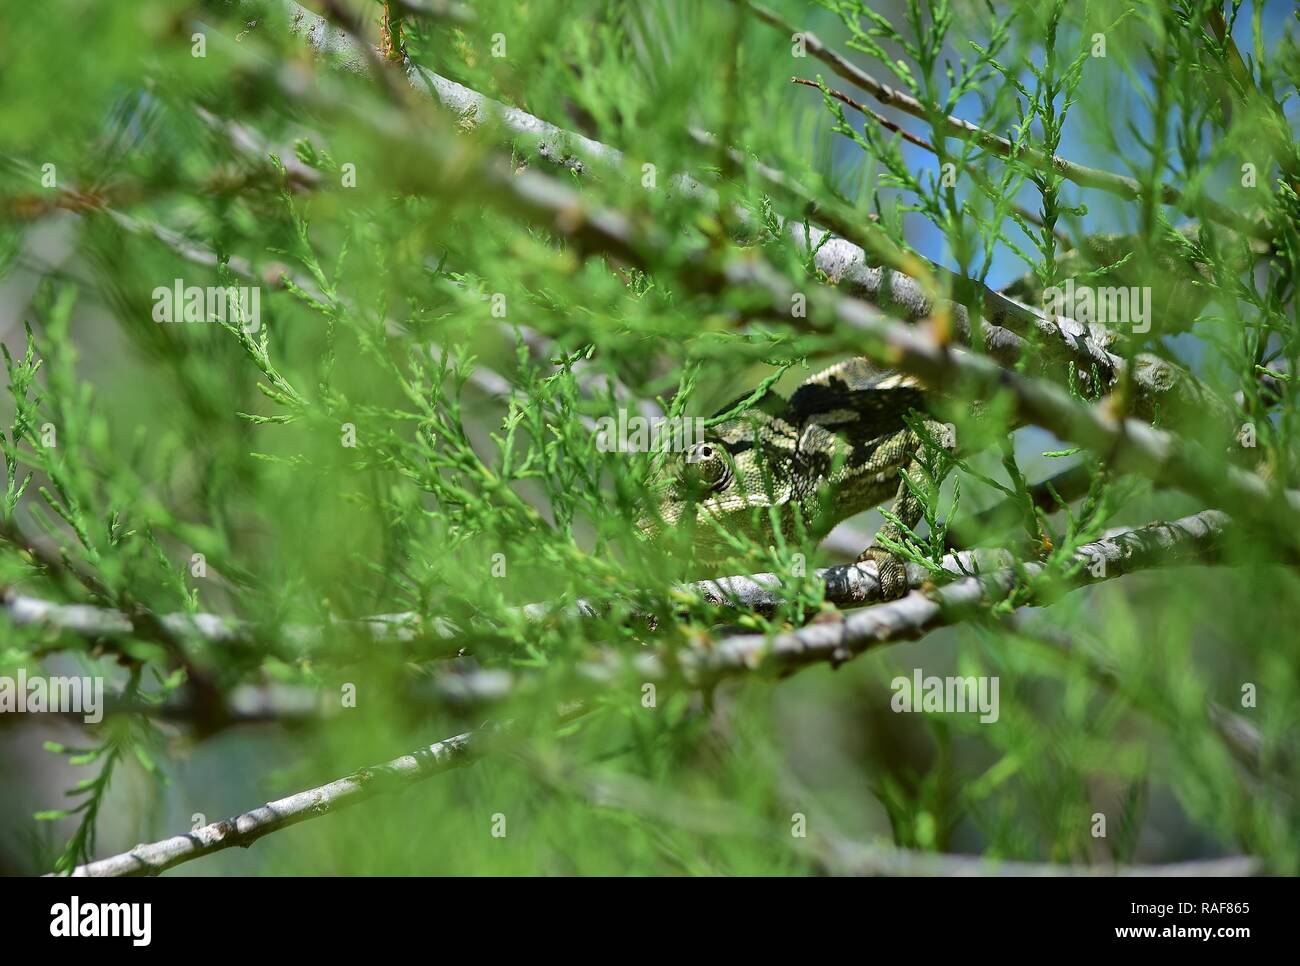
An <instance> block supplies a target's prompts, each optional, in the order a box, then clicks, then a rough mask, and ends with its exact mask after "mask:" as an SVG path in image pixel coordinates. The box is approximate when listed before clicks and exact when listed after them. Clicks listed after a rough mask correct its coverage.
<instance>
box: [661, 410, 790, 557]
mask: <svg viewBox="0 0 1300 966" xmlns="http://www.w3.org/2000/svg"><path fill="white" fill-rule="evenodd" d="M783 405H784V400H781V399H780V397H774V398H772V399H771V401H770V402H768V403H766V404H760V405H757V406H754V407H752V408H749V409H745V410H742V411H741V412H740V413H739V414H738V415H736V416H734V417H733V418H730V419H727V420H726V421H725V422H721V423H718V424H717V425H714V426H711V427H709V428H708V429H707V430H706V431H705V434H704V438H703V439H700V440H697V441H695V442H694V443H693V444H692V445H690V446H689V447H687V448H686V449H685V451H684V452H681V453H674V454H672V455H671V456H670V457H669V459H668V460H667V461H666V463H665V465H664V468H663V471H662V472H661V474H660V475H659V477H658V478H657V479H656V480H655V482H654V490H655V494H656V497H657V500H656V505H655V508H654V510H652V511H651V512H650V513H648V514H647V515H646V516H645V517H643V518H642V519H641V520H640V521H639V522H638V525H637V529H638V530H639V531H640V532H641V534H642V535H643V536H645V537H647V538H649V539H652V540H658V539H661V538H663V537H664V536H665V535H667V534H669V533H675V534H677V535H680V537H681V539H683V540H685V541H687V542H688V543H689V545H690V547H691V548H692V550H693V552H694V554H695V556H696V557H697V559H699V560H701V561H703V562H711V561H715V560H717V559H719V558H721V557H723V556H725V555H726V554H727V553H728V552H729V551H731V550H732V549H733V548H732V546H731V544H729V543H728V542H727V540H726V538H725V536H724V532H725V533H731V534H735V535H741V534H744V535H747V536H749V537H751V538H753V539H754V540H756V541H758V542H759V543H761V544H763V545H766V544H768V543H771V542H772V537H773V532H772V531H773V524H772V521H771V517H772V514H771V513H769V512H768V508H769V507H775V508H776V510H777V513H776V515H777V516H778V518H779V520H780V521H781V522H780V523H778V525H779V526H788V525H789V524H788V522H787V521H788V520H789V519H790V518H791V517H792V514H791V512H790V510H791V508H790V506H789V504H790V503H791V502H792V501H794V500H795V499H797V495H796V493H795V487H794V483H793V482H792V481H793V480H795V479H797V478H798V477H797V475H796V474H795V473H794V472H793V465H794V461H795V459H796V458H797V448H798V434H797V432H796V431H795V429H794V427H792V426H790V425H789V424H788V423H786V422H785V420H783V419H782V418H781V417H780V415H778V414H777V413H779V412H780V411H781V407H782V406H783ZM724 412H725V410H724Z"/></svg>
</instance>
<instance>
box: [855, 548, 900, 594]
mask: <svg viewBox="0 0 1300 966" xmlns="http://www.w3.org/2000/svg"><path fill="white" fill-rule="evenodd" d="M868 561H870V562H872V563H874V564H875V565H876V573H877V574H878V575H879V577H880V597H881V599H882V600H897V599H898V598H899V597H902V596H903V595H904V594H906V593H907V591H908V586H907V569H906V567H905V566H904V563H903V561H902V560H901V559H900V558H899V557H897V556H895V555H894V554H892V553H890V552H889V551H888V550H886V549H885V548H884V547H874V546H873V547H868V548H867V549H866V550H864V551H862V553H860V554H859V555H858V563H866V562H868Z"/></svg>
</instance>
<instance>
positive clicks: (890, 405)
mask: <svg viewBox="0 0 1300 966" xmlns="http://www.w3.org/2000/svg"><path fill="white" fill-rule="evenodd" d="M926 399H927V393H926V391H925V390H924V389H922V388H921V387H920V385H919V384H918V383H917V382H916V381H915V380H913V379H910V378H908V377H904V376H900V375H897V374H894V373H882V372H881V371H880V370H879V369H877V368H875V367H874V366H872V365H871V363H869V362H868V361H867V360H865V359H850V360H848V361H847V362H842V363H840V364H839V365H836V366H832V367H831V368H829V369H826V370H825V371H823V372H820V373H818V374H817V375H815V376H813V377H812V378H810V379H809V380H808V381H807V382H805V383H803V384H802V385H801V386H800V387H799V388H798V390H796V391H795V393H794V395H793V396H791V397H790V399H789V401H788V402H787V401H786V400H783V399H781V397H779V396H777V395H775V394H773V393H769V394H767V395H766V396H765V397H764V398H763V399H762V400H761V401H760V402H759V403H758V404H757V405H756V406H754V407H753V408H750V409H747V410H744V411H743V412H742V413H740V415H738V416H737V417H735V418H734V419H731V420H729V421H727V422H724V423H720V424H719V425H717V426H714V427H712V428H711V429H710V430H709V431H708V432H707V433H706V434H705V439H704V441H703V442H701V443H697V444H696V445H695V446H693V447H692V448H691V450H690V451H688V452H687V453H684V454H681V456H680V457H679V458H677V459H676V460H675V462H674V463H673V464H672V465H671V466H670V467H669V471H668V472H669V479H668V485H667V487H666V493H665V495H664V497H663V499H662V500H661V501H660V503H659V506H658V509H657V519H655V518H654V517H651V518H648V519H647V520H645V521H643V522H642V525H641V526H642V529H643V531H645V532H646V533H647V534H649V535H651V536H653V535H655V534H657V533H661V532H663V530H665V529H666V528H676V527H683V526H687V527H693V532H692V536H691V543H692V546H693V547H694V548H695V551H696V554H697V556H698V557H699V558H700V559H701V560H702V561H706V562H707V561H712V560H716V559H718V558H720V557H722V556H724V555H725V554H726V552H727V550H728V549H729V547H728V544H727V542H726V540H725V539H724V538H723V537H722V535H721V534H719V533H718V532H717V531H718V528H719V527H721V528H722V529H724V530H726V531H729V532H732V533H745V534H748V535H749V536H750V537H752V538H753V539H755V540H758V541H759V542H766V543H771V542H772V539H773V536H774V529H775V528H774V526H773V524H772V522H771V519H770V514H769V513H768V512H760V513H757V514H756V513H755V512H754V511H755V510H756V509H759V510H763V511H765V509H766V508H768V507H776V508H777V517H778V519H777V524H776V525H777V526H779V527H780V529H781V530H782V532H783V533H784V535H785V536H786V537H791V538H792V537H794V536H795V534H796V532H797V522H796V521H797V519H799V518H802V520H803V522H804V526H805V528H806V529H807V531H808V532H809V533H811V534H812V536H813V537H814V538H816V539H820V538H821V537H823V536H825V535H826V534H827V533H829V532H830V530H831V529H832V528H833V527H834V526H835V525H836V524H838V523H839V522H840V521H842V520H845V519H847V518H848V517H851V516H853V515H854V514H857V513H860V512H862V511H864V510H869V509H871V508H873V507H875V506H879V505H880V504H881V503H883V502H885V501H886V500H888V499H889V498H890V497H893V498H894V500H895V502H894V505H893V508H892V509H893V511H894V513H895V514H897V515H898V517H899V518H900V519H902V521H903V522H904V523H906V524H907V525H908V526H909V527H910V526H915V524H916V522H917V521H918V520H919V519H920V516H921V507H920V505H919V504H918V503H917V501H916V500H915V498H913V497H912V495H911V492H910V491H909V490H908V489H907V487H906V486H905V485H903V483H902V480H901V478H900V476H899V471H900V470H905V469H906V470H909V471H910V472H915V466H914V461H915V458H916V454H917V451H918V449H919V447H920V442H919V440H918V439H917V437H916V434H915V433H913V432H912V431H911V430H909V429H908V427H907V425H906V423H905V422H904V419H903V417H904V416H906V415H907V414H908V413H909V412H911V411H912V410H917V411H918V412H920V413H921V414H922V415H923V416H924V414H925V411H926ZM728 408H730V407H728ZM723 411H724V412H725V411H726V410H725V409H724V410H723ZM927 429H928V431H929V432H931V433H932V434H933V435H934V436H935V437H936V438H937V439H940V440H943V441H945V442H947V443H949V445H950V444H951V432H950V431H949V430H948V428H947V427H946V426H944V425H942V424H940V423H936V422H934V421H932V420H929V419H928V418H927ZM881 536H888V537H889V538H891V539H893V540H898V539H899V537H900V533H899V531H898V529H897V527H895V526H894V525H893V524H886V525H885V526H884V527H882V528H881V529H880V531H878V532H877V534H876V540H877V541H878V540H879V539H880V537H881ZM860 559H862V560H874V561H875V562H876V564H877V566H878V568H879V570H880V575H881V586H882V590H883V591H884V593H885V596H886V597H896V596H899V595H901V594H902V593H904V592H905V591H906V589H907V582H906V576H905V574H904V573H903V568H902V565H901V563H900V561H898V560H897V559H896V558H895V557H893V556H892V555H890V554H888V553H886V552H885V551H883V550H881V549H879V548H877V547H876V546H875V541H873V545H872V546H871V547H869V548H867V550H865V551H864V552H863V555H862V557H861V558H860Z"/></svg>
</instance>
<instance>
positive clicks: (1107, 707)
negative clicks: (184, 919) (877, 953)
mask: <svg viewBox="0 0 1300 966" xmlns="http://www.w3.org/2000/svg"><path fill="white" fill-rule="evenodd" d="M5 21H6V22H5V24H4V31H3V35H4V36H3V39H0V61H3V63H4V64H5V67H4V69H3V70H2V71H0V93H3V94H4V95H5V96H4V103H5V104H6V107H5V116H6V130H7V133H8V137H7V138H6V142H5V148H4V155H3V157H0V327H2V330H3V345H4V362H5V369H6V376H7V392H6V394H5V400H4V403H3V407H4V408H3V412H2V413H0V430H3V432H0V449H3V454H4V466H5V476H4V485H5V493H4V502H3V509H2V510H0V587H2V588H3V591H4V608H3V614H2V615H0V622H3V625H4V634H3V636H2V637H0V769H2V770H3V771H4V773H5V785H6V789H7V791H6V795H5V796H4V797H3V799H4V800H3V803H2V804H0V809H2V811H0V869H3V870H4V871H15V872H24V873H38V872H40V873H45V872H53V873H58V874H67V873H72V872H74V871H78V872H81V873H83V874H139V873H157V872H160V871H164V870H166V869H170V868H173V867H182V868H183V869H184V870H186V871H194V872H198V873H240V874H255V873H266V872H276V873H297V874H340V873H342V874H349V873H358V874H360V873H374V872H384V873H525V874H536V873H578V874H594V873H635V874H665V873H687V874H746V873H777V874H810V873H820V872H845V871H849V872H854V871H857V872H869V873H886V874H888V873H898V874H908V873H914V872H917V873H923V874H930V873H936V872H937V873H941V874H942V873H944V872H945V871H949V872H951V871H962V872H966V873H969V872H976V873H985V872H987V873H989V874H993V873H995V872H996V871H997V870H998V868H999V863H1006V864H1007V866H1006V867H1007V868H1013V869H1033V870H1036V871H1043V870H1044V869H1047V870H1049V871H1050V870H1052V869H1057V870H1059V871H1061V872H1062V873H1068V874H1089V873H1096V872H1102V873H1104V872H1107V871H1112V870H1120V869H1124V868H1129V867H1135V866H1136V867H1141V868H1143V869H1149V868H1150V867H1154V866H1161V867H1164V866H1168V868H1169V869H1171V870H1177V869H1197V870H1205V871H1206V873H1207V874H1209V873H1213V872H1216V871H1228V872H1233V873H1237V872H1246V871H1250V872H1253V871H1267V872H1279V873H1289V874H1295V873H1296V872H1298V871H1300V820H1298V819H1297V816H1300V808H1297V795H1298V794H1300V770H1298V769H1300V762H1298V761H1297V757H1296V756H1295V754H1294V746H1295V740H1296V728H1297V724H1296V722H1297V720H1298V718H1300V674H1298V673H1297V668H1298V667H1300V635H1298V634H1297V633H1296V631H1295V628H1297V627H1300V585H1298V584H1297V574H1296V569H1295V567H1296V563H1297V560H1300V528H1297V527H1296V526H1294V525H1293V524H1294V523H1295V521H1297V520H1300V464H1298V463H1297V455H1298V452H1297V441H1298V439H1300V431H1298V426H1297V420H1298V419H1300V393H1298V390H1297V383H1296V378H1295V373H1296V372H1297V365H1296V363H1297V357H1298V356H1300V336H1298V333H1297V325H1296V312H1295V299H1296V292H1295V285H1296V279H1297V272H1298V271H1300V231H1298V227H1300V194H1298V193H1300V154H1298V153H1297V148H1296V138H1295V131H1294V120H1293V117H1294V96H1295V93H1296V89H1297V83H1298V82H1300V52H1298V50H1297V47H1296V37H1297V31H1300V20H1298V19H1297V16H1296V15H1295V13H1294V11H1293V10H1292V9H1291V8H1290V6H1289V5H1286V4H1281V3H1272V2H1267V3H1266V2H1257V3H1243V2H1240V0H1233V2H1230V3H1228V4H1226V5H1224V4H1222V3H1216V2H1210V0H1176V2H1173V0H1171V2H1166V3H1161V4H1147V3H1139V2H1135V0H1088V2H1081V3H1067V2H1065V0H1046V2H1033V3H1031V2H1020V0H1016V2H1011V3H1006V4H998V5H994V4H989V3H982V2H957V0H891V2H887V3H878V2H871V3H868V2H865V0H822V2H819V3H802V2H795V0H782V2H773V3H771V4H770V5H769V4H759V3H754V2H750V0H735V2H732V3H716V4H699V3H689V2H681V0H653V2H645V3H637V4H627V3H621V2H617V0H538V2H529V3H518V2H511V0H484V2H475V3H473V4H456V3H449V4H406V3H395V2H394V3H381V2H371V0H364V2H363V0H357V2H349V3H334V2H331V3H321V4H315V5H312V6H311V9H308V8H307V7H304V6H300V5H299V4H297V3H295V2H292V0H251V2H250V0H201V2H194V3H191V4H188V5H186V4H181V5H178V4H176V3H172V2H163V0H140V2H137V3H131V4H99V5H93V6H92V7H90V8H86V7H85V6H84V5H77V4H71V3H68V2H66V0H51V2H50V3H48V4H46V5H44V6H43V7H42V8H41V9H40V10H39V11H33V12H30V13H28V14H24V15H23V16H21V17H20V16H17V15H8V14H7V15H5ZM71 63H75V64H76V65H78V66H77V69H75V70H72V69H61V68H60V67H59V66H58V65H66V64H71ZM850 356H867V357H869V358H871V359H872V360H873V361H874V362H875V363H877V364H878V365H880V366H881V367H882V368H898V369H901V370H903V371H905V372H907V373H909V374H911V375H915V376H919V377H921V378H923V379H924V380H926V381H927V382H928V383H930V384H931V387H932V388H933V389H934V390H936V394H937V396H938V398H939V402H938V404H937V405H938V406H939V409H940V415H941V416H942V418H943V419H944V420H947V421H949V422H951V423H952V424H953V425H954V426H955V430H956V436H957V440H958V448H957V450H956V452H950V451H948V450H946V449H944V448H942V447H941V446H939V444H938V442H937V441H936V440H934V439H932V438H930V437H929V436H928V435H927V434H926V433H925V431H924V430H923V428H922V425H921V423H920V422H919V421H910V422H909V425H912V426H913V427H914V430H915V431H916V432H917V433H918V436H919V437H920V438H921V440H922V453H921V457H920V459H919V460H918V462H917V466H918V467H919V470H916V471H914V472H913V473H911V474H910V475H909V476H908V478H907V480H906V481H905V484H904V485H905V486H907V487H908V488H909V490H910V492H911V494H912V495H913V496H914V497H915V499H916V500H918V501H919V502H920V503H921V505H922V507H923V512H922V514H921V522H920V523H919V524H918V525H917V526H916V527H914V528H909V527H905V526H902V527H900V528H899V531H900V533H901V537H900V539H898V540H892V541H890V546H889V548H888V549H890V550H891V551H893V552H894V553H896V554H897V555H899V556H900V557H902V558H904V560H905V561H906V563H907V565H908V567H907V570H908V577H909V584H910V587H911V591H910V594H909V595H908V596H907V597H904V598H903V599H902V600H900V601H893V602H881V601H880V600H879V597H880V594H879V585H878V582H876V579H875V575H874V571H873V570H872V567H874V565H861V566H858V567H853V566H846V564H847V562H848V561H847V560H846V555H845V550H846V549H847V551H848V554H847V556H848V559H849V560H851V559H852V557H854V556H856V554H857V552H858V551H860V550H861V549H863V548H864V547H865V545H866V541H867V540H868V539H869V536H868V535H869V534H870V533H871V532H873V531H874V529H875V525H876V524H878V522H879V520H878V516H879V514H869V515H867V516H866V517H864V518H863V519H860V520H851V521H849V522H848V523H846V524H843V525H842V526H841V527H840V528H839V529H838V530H837V531H836V532H835V533H833V534H832V535H831V537H830V538H829V539H827V540H825V541H822V542H820V543H819V542H818V541H817V540H815V539H814V538H813V536H812V534H813V528H812V527H810V526H808V525H806V524H807V521H798V525H796V526H794V527H792V528H787V529H786V530H785V531H783V535H782V536H780V537H778V538H777V539H774V540H772V541H770V542H767V541H763V540H757V539H754V538H752V537H750V536H746V535H745V534H742V533H730V534H727V535H726V536H725V538H724V540H723V542H724V543H725V546H726V547H727V549H728V556H727V557H726V559H725V561H724V562H723V563H721V564H718V563H716V562H712V561H709V562H705V561H704V560H703V559H702V558H701V555H700V554H698V553H697V552H696V546H695V543H696V541H695V533H694V532H693V531H692V530H691V529H690V528H680V529H679V530H676V531H673V532H670V533H668V534H666V535H665V536H664V537H663V538H662V539H659V540H655V541H648V540H646V539H644V537H643V535H642V533H641V527H640V524H641V522H642V521H643V520H644V518H645V515H646V513H647V511H648V510H649V508H650V507H651V506H653V505H654V500H655V497H656V494H657V493H659V492H661V491H662V488H663V486H664V485H665V474H666V473H668V472H670V471H671V467H672V466H673V465H674V457H675V455H676V454H674V453H671V452H669V450H670V449H672V448H673V445H674V440H675V439H677V438H679V437H678V430H680V429H681V428H683V427H685V428H686V429H688V430H694V429H695V428H697V427H698V428H701V429H703V430H704V431H706V432H707V431H708V429H710V428H711V427H713V426H715V425H717V424H718V423H719V421H720V419H721V417H722V416H724V415H727V414H733V415H734V413H735V412H736V411H738V407H740V406H741V404H744V405H756V404H759V403H761V401H762V400H763V399H764V398H765V397H766V396H767V395H768V394H773V393H780V394H783V395H788V394H789V392H790V391H792V390H793V389H794V388H795V387H796V386H798V385H799V384H800V383H801V382H803V381H804V380H805V379H806V378H807V377H808V376H809V375H811V374H812V373H813V372H816V371H818V370H820V369H822V368H824V367H826V366H827V365H829V364H831V363H834V362H837V361H839V360H842V359H845V358H848V357H850ZM609 427H616V429H617V431H616V433H615V434H614V435H615V437H617V438H611V435H610V429H609ZM688 436H689V433H688ZM896 522H901V521H896ZM778 531H779V528H778ZM714 542H716V541H714ZM719 578H730V579H719ZM885 645H888V646H885ZM20 671H21V673H22V675H23V676H24V677H23V679H24V680H29V679H40V680H41V681H43V682H44V681H52V680H54V679H55V678H60V677H63V676H72V675H87V676H90V677H92V678H99V679H102V680H103V681H104V682H105V691H106V693H107V694H108V696H109V697H108V699H107V701H106V705H105V707H104V709H103V710H104V712H105V713H104V714H103V716H102V720H98V721H92V720H91V719H90V716H88V715H83V714H81V713H79V712H81V711H82V709H81V708H72V707H60V708H53V709H52V710H53V711H54V712H56V713H45V714H43V713H37V712H32V711H27V712H24V713H18V712H17V711H16V710H14V708H15V707H16V706H11V705H9V704H5V703H4V702H5V697H4V695H5V690H4V689H5V688H6V687H8V688H10V690H11V691H12V687H13V685H12V684H7V683H6V682H16V681H17V679H18V675H19V672H20ZM796 672H797V673H796ZM931 678H933V679H934V680H936V681H938V682H941V683H942V682H943V681H951V680H957V681H959V682H960V683H959V685H958V686H957V688H956V692H960V693H962V694H965V693H969V694H971V695H974V694H976V693H977V691H978V693H980V694H994V695H996V696H997V697H996V700H997V702H998V708H997V711H996V713H993V714H990V713H985V714H981V713H980V710H979V709H976V708H975V707H973V706H971V707H966V706H964V705H963V706H961V707H955V706H953V705H952V702H951V701H947V700H939V701H938V702H937V703H934V704H931V703H930V702H929V698H928V696H923V695H922V694H912V693H910V690H911V684H910V682H912V681H914V680H928V679H931ZM900 681H901V682H902V683H901V684H900V683H899V682H900ZM964 682H969V683H970V688H969V690H968V691H966V690H963V689H965V688H966V684H965V683H964ZM981 682H982V684H983V685H988V684H989V683H990V682H995V683H996V687H992V688H990V687H983V688H982V689H980V688H977V687H976V685H977V683H981ZM926 690H927V695H928V693H929V689H928V688H927V689H926ZM904 692H907V693H906V694H904ZM956 692H954V690H953V689H951V688H950V689H949V694H952V693H956ZM936 693H937V692H936ZM904 697H906V698H907V699H908V700H907V701H904V700H903V698H904ZM912 704H915V705H916V706H917V710H920V711H921V712H922V713H919V714H916V713H896V712H900V711H901V710H902V709H903V706H904V705H907V706H908V707H909V708H910V707H911V705H912ZM986 710H987V709H986ZM411 749H416V751H414V752H412V751H411ZM374 762H387V763H388V764H386V765H379V766H376V765H373V763H374ZM452 765H457V766H463V767H455V768H453V767H451V766H452ZM399 789H405V791H403V792H402V793H401V794H397V792H398V790H399ZM10 790H12V793H11V792H10ZM263 802H265V803H269V804H266V805H262V804H260V803H263ZM336 809H337V810H338V813H337V814H330V815H329V817H323V816H325V815H326V813H331V812H333V811H334V810H336ZM225 816H231V818H230V820H229V821H225V820H224V817H225ZM291 826H292V828H290V827H291ZM271 833H274V834H271ZM254 839H256V840H257V844H256V847H254V848H251V849H248V850H244V849H238V850H236V849H229V850H228V849H227V846H229V845H232V844H239V845H248V844H250V843H251V842H252V841H253V840H254ZM151 842H152V843H153V844H152V845H150V844H147V843H151ZM136 843H146V844H142V845H136ZM1183 863H1187V864H1186V865H1183Z"/></svg>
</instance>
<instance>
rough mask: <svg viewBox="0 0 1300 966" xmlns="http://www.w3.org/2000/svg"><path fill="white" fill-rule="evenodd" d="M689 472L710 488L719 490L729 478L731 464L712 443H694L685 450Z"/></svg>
mask: <svg viewBox="0 0 1300 966" xmlns="http://www.w3.org/2000/svg"><path fill="white" fill-rule="evenodd" d="M686 465H687V467H688V469H689V471H690V474H691V475H692V476H693V477H694V478H695V479H697V480H699V482H700V483H702V484H703V485H704V486H706V487H708V488H709V489H711V490H720V489H722V488H723V487H724V486H726V485H727V483H728V482H730V480H731V464H730V463H728V462H727V458H726V457H725V456H724V455H723V454H722V450H721V449H720V448H719V447H717V446H714V445H713V444H712V443H696V444H695V445H694V446H692V447H691V448H690V449H689V450H687V451H686Z"/></svg>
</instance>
